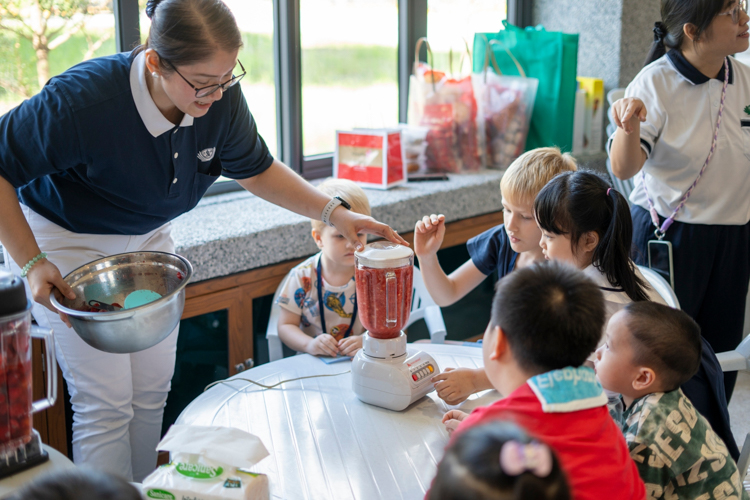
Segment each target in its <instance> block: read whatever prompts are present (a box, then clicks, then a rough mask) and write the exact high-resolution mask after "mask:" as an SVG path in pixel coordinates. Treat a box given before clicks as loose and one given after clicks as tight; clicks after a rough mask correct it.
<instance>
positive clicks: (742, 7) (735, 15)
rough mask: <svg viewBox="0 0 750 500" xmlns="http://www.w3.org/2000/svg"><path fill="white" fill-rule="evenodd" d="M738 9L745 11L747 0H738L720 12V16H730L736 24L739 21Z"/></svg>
mask: <svg viewBox="0 0 750 500" xmlns="http://www.w3.org/2000/svg"><path fill="white" fill-rule="evenodd" d="M740 11H741V12H745V13H746V12H747V0H739V1H738V2H737V4H736V5H735V6H734V8H732V10H729V11H727V12H722V13H721V14H719V15H720V16H732V22H733V23H734V24H738V23H739V22H740Z"/></svg>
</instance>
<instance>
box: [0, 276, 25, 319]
mask: <svg viewBox="0 0 750 500" xmlns="http://www.w3.org/2000/svg"><path fill="white" fill-rule="evenodd" d="M28 306H29V303H28V300H27V299H26V290H25V289H24V286H23V280H22V279H21V278H19V277H18V276H16V275H15V274H13V273H11V272H10V271H7V270H5V269H2V268H0V317H2V316H11V315H13V314H18V313H20V312H23V311H25V310H26V309H27V308H28Z"/></svg>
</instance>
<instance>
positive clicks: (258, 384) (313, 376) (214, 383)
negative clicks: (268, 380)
mask: <svg viewBox="0 0 750 500" xmlns="http://www.w3.org/2000/svg"><path fill="white" fill-rule="evenodd" d="M351 372H352V371H351V370H347V371H345V372H341V373H326V374H322V375H307V376H305V377H297V378H290V379H287V380H282V381H281V382H276V383H275V384H273V385H266V384H261V383H260V382H256V381H255V380H250V379H249V378H240V377H237V378H233V379H224V380H217V381H216V382H211V383H210V384H208V385H207V386H206V388H205V389H203V392H206V391H207V390H209V389H210V388H211V387H213V386H215V385H219V384H227V385H229V382H233V381H235V380H243V381H245V382H250V383H251V384H255V385H257V386H260V387H262V388H264V389H273V388H275V387H278V386H280V385H281V384H286V383H287V382H294V381H296V380H304V379H308V378H318V377H338V376H339V375H346V374H347V373H351ZM230 387H231V386H230ZM232 389H234V390H235V391H237V392H240V390H239V389H236V388H234V387H232Z"/></svg>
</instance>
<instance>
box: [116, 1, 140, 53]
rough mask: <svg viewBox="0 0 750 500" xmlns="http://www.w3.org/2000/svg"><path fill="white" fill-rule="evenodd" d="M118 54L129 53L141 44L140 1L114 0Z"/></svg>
mask: <svg viewBox="0 0 750 500" xmlns="http://www.w3.org/2000/svg"><path fill="white" fill-rule="evenodd" d="M112 8H113V9H112V10H114V14H115V38H116V46H117V52H127V51H129V50H132V49H133V48H134V47H136V46H137V45H139V44H140V43H141V26H140V20H139V17H138V16H139V12H138V0H114V3H113V5H112Z"/></svg>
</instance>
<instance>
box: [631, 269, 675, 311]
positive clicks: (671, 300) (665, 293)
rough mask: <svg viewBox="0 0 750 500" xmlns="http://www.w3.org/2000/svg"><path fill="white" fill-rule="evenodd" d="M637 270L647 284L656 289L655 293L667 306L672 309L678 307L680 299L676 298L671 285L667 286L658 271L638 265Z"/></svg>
mask: <svg viewBox="0 0 750 500" xmlns="http://www.w3.org/2000/svg"><path fill="white" fill-rule="evenodd" d="M638 270H639V271H640V272H641V274H642V275H643V277H644V278H646V281H648V284H649V285H651V288H653V289H654V290H656V293H658V294H659V295H661V298H662V299H664V301H665V302H666V303H667V305H668V306H669V307H672V308H674V309H679V308H680V301H679V300H677V295H675V293H674V290H672V287H671V286H669V283H667V280H665V279H664V278H662V277H661V275H659V273H657V272H656V271H654V270H653V269H651V268H648V267H646V266H638Z"/></svg>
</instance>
